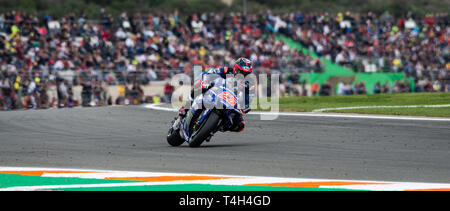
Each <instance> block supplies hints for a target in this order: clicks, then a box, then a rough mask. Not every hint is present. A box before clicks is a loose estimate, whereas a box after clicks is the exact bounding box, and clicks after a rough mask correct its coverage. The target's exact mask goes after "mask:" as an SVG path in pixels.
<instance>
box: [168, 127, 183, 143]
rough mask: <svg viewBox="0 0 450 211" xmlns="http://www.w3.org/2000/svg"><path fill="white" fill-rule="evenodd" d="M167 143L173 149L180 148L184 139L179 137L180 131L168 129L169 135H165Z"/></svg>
mask: <svg viewBox="0 0 450 211" xmlns="http://www.w3.org/2000/svg"><path fill="white" fill-rule="evenodd" d="M167 143H169V144H170V146H173V147H177V146H180V145H182V144H183V143H184V139H183V138H181V136H180V129H178V130H173V128H170V130H169V133H168V134H167Z"/></svg>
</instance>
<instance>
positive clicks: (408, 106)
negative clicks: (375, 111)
mask: <svg viewBox="0 0 450 211" xmlns="http://www.w3.org/2000/svg"><path fill="white" fill-rule="evenodd" d="M445 107H450V104H447V105H400V106H355V107H339V108H321V109H316V110H313V111H312V112H323V111H336V110H352V109H370V108H445Z"/></svg>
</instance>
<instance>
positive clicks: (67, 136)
mask: <svg viewBox="0 0 450 211" xmlns="http://www.w3.org/2000/svg"><path fill="white" fill-rule="evenodd" d="M174 115H175V113H173V112H167V111H155V110H150V109H147V108H145V107H143V106H128V107H98V108H73V109H51V110H28V111H10V112H0V166H11V167H52V168H78V169H100V170H101V169H103V170H128V171H152V172H180V173H208V174H229V175H247V176H248V175H251V176H275V177H295V178H320V179H352V180H383V181H407V182H439V183H449V182H450V176H449V175H450V162H449V161H450V122H449V121H413V120H392V119H391V120H389V119H363V118H334V117H299V116H280V117H279V118H278V119H277V120H273V121H261V120H259V116H257V115H251V116H248V117H247V118H246V123H247V127H246V129H245V131H244V132H242V133H219V134H216V136H215V137H213V139H212V140H211V142H210V143H204V144H203V145H202V147H200V148H189V147H187V146H186V145H183V146H181V147H170V146H169V145H168V144H167V143H166V137H165V136H166V133H167V130H168V127H169V125H170V122H171V120H172V119H173V117H174Z"/></svg>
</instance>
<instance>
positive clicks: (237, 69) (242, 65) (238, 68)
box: [233, 57, 253, 76]
mask: <svg viewBox="0 0 450 211" xmlns="http://www.w3.org/2000/svg"><path fill="white" fill-rule="evenodd" d="M252 72H253V65H252V61H250V60H249V59H246V58H243V57H241V58H239V59H237V60H236V61H235V62H234V67H233V73H234V74H235V75H237V74H242V75H244V76H247V75H248V74H250V73H252Z"/></svg>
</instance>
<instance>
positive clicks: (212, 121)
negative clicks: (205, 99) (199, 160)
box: [189, 111, 220, 147]
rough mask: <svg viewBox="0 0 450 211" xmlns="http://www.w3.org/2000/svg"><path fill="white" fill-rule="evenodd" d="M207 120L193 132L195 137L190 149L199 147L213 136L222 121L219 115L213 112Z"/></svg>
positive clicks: (192, 139)
mask: <svg viewBox="0 0 450 211" xmlns="http://www.w3.org/2000/svg"><path fill="white" fill-rule="evenodd" d="M206 118H207V119H206V120H204V121H203V122H202V124H201V125H200V126H199V127H198V129H197V128H196V130H195V131H193V134H194V135H193V136H192V138H191V141H190V142H189V146H190V147H199V146H200V145H201V144H202V143H203V141H205V140H206V139H207V138H208V137H209V136H211V132H212V130H213V129H214V128H215V127H216V126H217V124H218V123H219V120H220V116H219V114H217V113H216V112H215V111H212V112H211V113H210V114H209V116H208V117H206Z"/></svg>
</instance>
